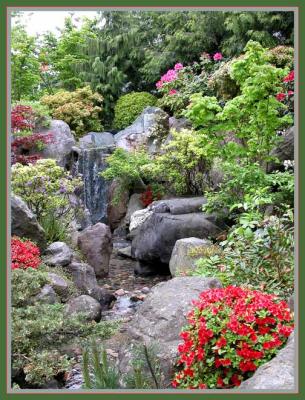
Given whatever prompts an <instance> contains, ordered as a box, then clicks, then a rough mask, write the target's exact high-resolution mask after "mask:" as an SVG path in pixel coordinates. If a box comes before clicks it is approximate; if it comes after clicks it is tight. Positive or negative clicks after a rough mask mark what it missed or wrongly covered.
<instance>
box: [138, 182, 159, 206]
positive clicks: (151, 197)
mask: <svg viewBox="0 0 305 400" xmlns="http://www.w3.org/2000/svg"><path fill="white" fill-rule="evenodd" d="M161 197H162V194H161V193H160V192H155V191H154V190H153V188H152V187H151V186H150V185H149V186H147V189H146V190H145V192H143V193H142V194H141V197H140V200H141V202H142V204H143V206H144V207H147V206H149V205H150V204H151V203H152V202H153V201H155V200H160V199H161Z"/></svg>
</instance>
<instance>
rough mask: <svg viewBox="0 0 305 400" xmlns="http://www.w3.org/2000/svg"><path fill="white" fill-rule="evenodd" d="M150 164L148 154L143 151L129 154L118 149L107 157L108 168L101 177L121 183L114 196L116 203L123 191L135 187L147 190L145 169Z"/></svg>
mask: <svg viewBox="0 0 305 400" xmlns="http://www.w3.org/2000/svg"><path fill="white" fill-rule="evenodd" d="M149 162H150V159H149V156H148V154H147V153H146V152H145V151H141V150H140V151H134V152H128V151H126V150H124V149H121V148H117V149H116V150H115V151H114V152H113V154H111V155H110V156H109V157H107V164H108V168H107V169H106V170H105V171H103V172H102V173H101V176H102V177H103V178H105V179H107V180H112V179H117V180H118V182H119V185H118V190H117V191H116V193H115V195H114V203H116V202H117V201H119V199H120V194H121V192H122V191H125V190H130V189H131V188H132V187H134V185H141V187H142V188H143V189H145V188H146V185H145V183H144V182H143V179H144V178H145V173H144V172H143V167H144V166H145V165H147V164H148V163H149Z"/></svg>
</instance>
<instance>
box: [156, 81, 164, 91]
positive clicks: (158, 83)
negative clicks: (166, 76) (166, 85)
mask: <svg viewBox="0 0 305 400" xmlns="http://www.w3.org/2000/svg"><path fill="white" fill-rule="evenodd" d="M156 86H157V88H158V89H161V88H162V86H163V83H162V82H161V81H158V82H157V83H156Z"/></svg>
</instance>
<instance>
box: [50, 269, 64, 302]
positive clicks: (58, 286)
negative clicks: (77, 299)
mask: <svg viewBox="0 0 305 400" xmlns="http://www.w3.org/2000/svg"><path fill="white" fill-rule="evenodd" d="M48 278H49V280H50V286H52V288H53V289H54V291H55V293H56V294H58V296H59V297H60V298H61V300H66V299H67V298H68V296H69V286H68V284H67V282H66V281H65V280H64V279H63V278H62V277H61V276H59V275H57V274H54V273H53V272H49V273H48Z"/></svg>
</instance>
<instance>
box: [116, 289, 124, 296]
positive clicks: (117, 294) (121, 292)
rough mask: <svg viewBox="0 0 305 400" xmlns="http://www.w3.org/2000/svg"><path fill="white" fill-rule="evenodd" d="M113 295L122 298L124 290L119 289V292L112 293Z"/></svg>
mask: <svg viewBox="0 0 305 400" xmlns="http://www.w3.org/2000/svg"><path fill="white" fill-rule="evenodd" d="M114 294H115V295H116V296H124V294H125V290H124V289H119V290H117V291H116V292H114Z"/></svg>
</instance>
